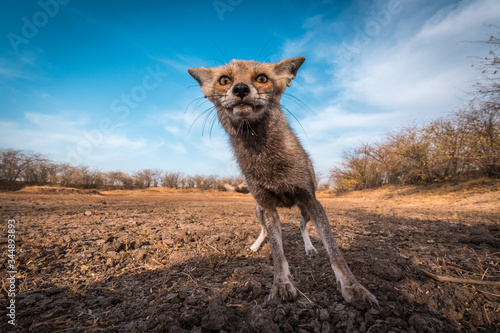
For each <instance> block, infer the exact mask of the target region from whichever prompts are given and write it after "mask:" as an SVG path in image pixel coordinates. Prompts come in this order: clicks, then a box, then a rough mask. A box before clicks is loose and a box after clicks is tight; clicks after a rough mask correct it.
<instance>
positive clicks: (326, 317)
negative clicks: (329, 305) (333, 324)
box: [319, 309, 330, 321]
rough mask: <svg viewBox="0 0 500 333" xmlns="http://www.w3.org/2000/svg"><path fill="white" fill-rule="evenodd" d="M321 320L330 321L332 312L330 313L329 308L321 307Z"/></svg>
mask: <svg viewBox="0 0 500 333" xmlns="http://www.w3.org/2000/svg"><path fill="white" fill-rule="evenodd" d="M319 320H321V321H328V320H330V314H329V313H328V310H327V309H321V310H319Z"/></svg>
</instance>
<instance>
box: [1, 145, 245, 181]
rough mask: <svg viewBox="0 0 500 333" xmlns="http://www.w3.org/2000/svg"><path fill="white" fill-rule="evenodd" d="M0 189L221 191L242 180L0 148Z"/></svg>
mask: <svg viewBox="0 0 500 333" xmlns="http://www.w3.org/2000/svg"><path fill="white" fill-rule="evenodd" d="M0 161H1V163H0V187H2V188H7V189H19V188H20V187H22V186H24V185H38V186H44V185H49V186H63V187H75V188H83V189H134V188H136V189H144V188H148V187H158V186H164V187H168V188H184V189H188V188H196V189H202V190H224V186H223V185H224V184H226V183H227V184H230V185H234V186H236V185H239V184H241V183H242V182H243V177H226V178H222V177H219V176H217V175H200V174H197V175H194V176H189V175H184V174H183V173H182V172H171V171H162V170H159V169H144V170H139V171H136V172H133V173H130V174H129V173H126V172H123V171H108V172H104V171H99V170H97V169H91V168H89V167H87V166H72V165H69V164H65V163H61V164H58V163H55V162H53V161H51V160H50V159H49V158H48V157H46V156H43V155H41V154H37V153H33V152H29V151H22V150H15V149H0Z"/></svg>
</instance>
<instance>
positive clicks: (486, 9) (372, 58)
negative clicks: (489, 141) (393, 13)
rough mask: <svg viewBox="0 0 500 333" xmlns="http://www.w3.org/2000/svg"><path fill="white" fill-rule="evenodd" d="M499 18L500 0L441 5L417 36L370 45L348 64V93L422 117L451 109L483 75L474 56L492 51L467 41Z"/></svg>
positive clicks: (478, 37)
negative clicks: (476, 66) (472, 63)
mask: <svg viewBox="0 0 500 333" xmlns="http://www.w3.org/2000/svg"><path fill="white" fill-rule="evenodd" d="M499 19H500V2H498V1H495V0H482V1H464V2H463V3H462V4H461V5H459V6H450V7H446V8H443V9H441V10H440V11H439V12H437V13H436V14H435V15H434V16H432V17H431V18H430V19H428V20H427V21H425V22H423V24H422V25H421V27H420V28H419V29H418V30H417V31H415V32H414V35H406V36H399V40H397V41H393V40H391V42H390V43H387V44H386V43H384V42H383V41H379V43H378V45H377V46H376V47H375V46H374V47H373V48H370V47H367V49H365V50H363V53H362V54H361V55H360V56H359V59H356V60H355V61H354V62H352V63H351V64H350V65H347V66H346V67H344V68H343V70H342V72H341V73H340V74H339V76H338V79H340V80H341V82H342V86H343V88H344V92H345V93H346V96H347V97H348V98H350V99H353V100H357V101H362V102H364V103H366V104H367V105H371V106H373V107H376V108H379V109H384V110H394V111H399V112H403V113H407V114H413V115H414V116H415V118H418V117H421V116H424V117H425V116H436V115H439V114H443V113H446V112H449V111H450V110H451V109H452V108H453V107H454V106H456V105H458V104H460V103H461V99H460V98H463V97H465V93H464V91H471V85H472V82H473V81H474V80H475V79H477V78H478V77H479V75H480V73H478V71H477V70H475V69H473V68H471V66H470V64H471V60H470V59H469V58H468V57H470V56H478V55H485V54H487V52H488V51H487V47H484V46H481V45H478V44H473V43H466V42H462V41H477V40H484V39H485V37H486V36H487V35H486V32H487V31H488V28H487V27H486V26H485V25H484V24H485V22H496V21H498V20H499Z"/></svg>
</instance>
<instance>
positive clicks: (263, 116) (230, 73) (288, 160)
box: [188, 57, 378, 307]
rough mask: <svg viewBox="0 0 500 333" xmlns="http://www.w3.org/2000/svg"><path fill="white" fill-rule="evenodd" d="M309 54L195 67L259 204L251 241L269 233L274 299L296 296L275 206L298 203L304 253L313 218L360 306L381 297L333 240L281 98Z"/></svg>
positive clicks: (309, 249)
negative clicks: (365, 284) (362, 281)
mask: <svg viewBox="0 0 500 333" xmlns="http://www.w3.org/2000/svg"><path fill="white" fill-rule="evenodd" d="M304 61H305V58H304V57H296V58H291V59H285V60H282V61H280V62H278V63H275V64H271V63H259V62H255V61H243V60H233V61H232V62H230V63H228V64H227V65H224V66H219V67H213V68H206V67H198V68H190V69H189V70H188V71H189V74H191V76H192V77H193V78H195V79H196V80H197V81H198V83H199V84H200V88H201V90H202V92H203V93H204V94H205V97H206V98H208V99H209V100H210V101H211V102H213V104H214V106H215V109H216V111H217V116H218V118H219V121H220V123H221V124H222V126H223V127H224V129H225V130H226V132H227V134H228V135H229V140H230V142H231V146H232V147H233V150H234V155H235V157H236V159H237V161H238V164H239V166H240V168H241V171H242V173H243V175H244V176H245V179H246V181H247V183H248V189H249V190H250V193H251V194H252V195H253V197H254V198H255V201H256V202H257V211H256V215H257V219H258V221H259V223H260V224H261V226H262V230H261V234H260V236H259V238H258V239H257V240H256V242H255V243H254V244H253V245H252V246H251V247H250V249H251V250H253V251H257V250H258V248H259V247H260V245H261V244H262V242H263V241H264V239H265V238H266V236H267V237H268V238H269V242H270V245H271V249H272V254H273V263H274V283H273V286H272V288H271V292H270V295H269V298H270V299H273V298H277V297H281V298H282V299H284V300H293V299H295V298H296V297H297V291H296V288H295V287H294V286H293V284H292V282H291V281H290V271H289V269H288V262H287V260H286V258H285V254H284V252H283V243H282V236H281V222H280V218H279V215H278V212H277V209H276V208H277V207H292V206H294V205H297V206H298V207H299V209H300V211H301V214H302V221H301V224H300V228H301V232H302V236H303V238H304V244H305V247H306V253H307V254H314V253H316V249H315V248H314V247H313V245H312V243H311V241H310V239H309V235H308V234H307V229H306V223H307V222H308V221H309V220H310V221H311V222H312V224H313V225H314V227H315V228H316V230H317V231H318V234H319V235H320V237H321V239H322V241H323V244H324V246H325V248H326V250H327V252H328V255H329V257H330V262H331V266H332V268H333V271H334V273H335V276H336V279H337V284H338V287H339V289H340V291H341V293H342V296H343V297H344V299H345V300H346V301H347V302H350V303H353V304H354V305H355V306H357V307H365V306H366V305H367V304H369V305H377V304H378V302H377V299H376V298H375V296H373V295H372V294H371V293H370V292H369V291H368V290H367V289H366V288H365V287H363V286H362V285H361V284H360V283H359V282H358V281H357V280H356V278H355V277H354V275H353V274H352V273H351V271H350V269H349V267H348V266H347V263H346V261H345V259H344V257H343V255H342V253H341V252H340V250H339V247H338V246H337V243H336V242H335V240H334V238H333V233H332V229H331V227H330V225H329V222H328V218H327V216H326V213H325V211H324V209H323V206H322V205H321V204H320V202H319V201H318V200H317V199H316V195H315V191H316V179H315V175H314V169H313V166H312V163H311V160H310V158H309V156H308V155H307V153H306V152H305V150H304V148H303V147H302V145H301V144H300V142H299V140H298V139H297V137H296V135H295V134H294V132H293V131H292V129H291V128H290V126H289V124H288V121H287V119H286V117H285V114H284V112H283V111H282V109H281V107H280V99H281V95H282V93H283V92H284V91H285V89H286V87H289V86H290V85H291V80H292V79H294V78H295V76H296V74H297V71H298V69H299V68H300V66H301V65H302V64H303V62H304Z"/></svg>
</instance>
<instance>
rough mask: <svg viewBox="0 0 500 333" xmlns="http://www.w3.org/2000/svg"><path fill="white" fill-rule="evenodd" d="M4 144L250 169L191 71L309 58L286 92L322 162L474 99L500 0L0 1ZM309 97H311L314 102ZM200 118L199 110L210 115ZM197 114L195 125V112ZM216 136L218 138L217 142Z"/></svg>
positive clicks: (99, 157)
mask: <svg viewBox="0 0 500 333" xmlns="http://www.w3.org/2000/svg"><path fill="white" fill-rule="evenodd" d="M0 7H3V8H0V9H1V10H0V36H1V38H0V101H1V106H0V147H2V148H14V149H22V150H31V151H34V152H38V153H43V154H46V155H47V156H48V157H50V158H51V159H52V160H54V161H57V162H62V163H65V162H69V163H72V164H76V165H87V166H90V167H93V168H98V169H101V170H104V171H107V170H123V171H135V170H139V169H145V168H159V169H163V170H171V171H182V172H185V173H186V174H197V173H198V174H217V175H220V176H232V175H236V174H238V173H239V171H238V167H237V165H236V163H235V162H234V160H233V158H232V154H231V151H230V147H229V145H228V143H227V137H226V136H225V134H224V132H223V130H222V129H221V127H220V126H218V124H217V123H215V125H214V126H213V128H212V127H211V123H210V121H211V119H212V118H209V119H208V121H207V123H206V124H205V125H204V119H205V118H204V116H201V117H199V116H200V115H202V113H203V111H205V110H206V109H207V108H208V107H210V105H209V104H208V103H204V101H203V100H201V101H199V102H194V103H191V104H190V102H192V101H194V100H195V99H197V98H199V97H201V96H202V93H201V92H200V90H199V87H198V86H197V84H196V81H194V80H193V79H192V78H191V77H190V76H189V74H188V73H187V68H190V67H198V66H216V65H220V64H223V63H225V62H226V61H227V60H229V59H232V58H238V59H254V60H260V61H271V62H277V61H279V60H281V59H283V58H287V57H295V56H305V57H306V62H305V63H304V65H303V66H302V68H301V69H300V70H299V73H298V76H297V79H296V80H295V81H294V83H293V84H292V87H290V88H288V91H287V93H288V94H290V95H291V96H294V97H295V98H297V99H299V100H300V102H296V100H295V99H294V98H293V97H287V98H285V99H284V100H283V102H284V104H285V105H287V107H288V108H289V109H290V111H291V112H292V113H293V114H294V116H295V118H297V120H296V119H294V117H289V119H290V122H291V124H292V127H293V128H294V129H295V131H296V133H297V135H298V136H299V138H300V139H301V141H302V143H303V144H304V146H305V147H306V150H308V151H309V153H310V155H311V158H312V160H313V163H314V165H315V166H316V169H317V171H319V172H322V173H324V174H326V172H327V171H328V169H329V168H330V167H332V166H334V165H335V163H337V162H338V161H339V160H340V158H341V156H342V151H343V150H345V149H347V148H349V147H352V146H354V145H357V144H359V143H361V142H373V141H376V140H378V139H379V138H380V137H381V136H382V135H383V134H384V133H386V132H387V131H390V130H395V129H397V128H399V127H401V126H403V125H405V124H408V123H409V122H411V121H417V122H425V121H429V120H432V119H435V118H437V117H439V116H442V115H445V114H447V113H449V112H452V111H454V110H455V109H456V108H457V107H459V106H461V105H463V104H464V103H465V100H466V99H467V98H468V95H467V94H468V93H469V92H471V91H472V85H473V83H474V80H477V79H478V78H479V77H480V73H479V72H478V71H477V70H476V69H474V68H472V66H471V65H472V63H473V62H474V61H475V60H474V57H484V56H486V55H487V53H488V48H487V47H486V46H484V45H481V44H474V43H469V42H468V41H477V40H486V39H488V37H489V33H492V30H491V29H489V28H488V27H487V24H496V25H500V2H499V1H498V0H468V1H448V0H433V1H432V0H379V1H335V0H332V1H309V2H306V1H284V0H280V1H269V0H268V1H249V0H216V1H147V2H146V1H142V2H140V1H127V2H125V1H83V0H71V1H69V0H64V1H63V0H59V1H58V2H56V0H40V1H24V0H4V1H2V2H1V4H0ZM304 105H305V106H304ZM197 117H199V118H198V119H197ZM196 119H197V120H196ZM210 134H211V135H210Z"/></svg>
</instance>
